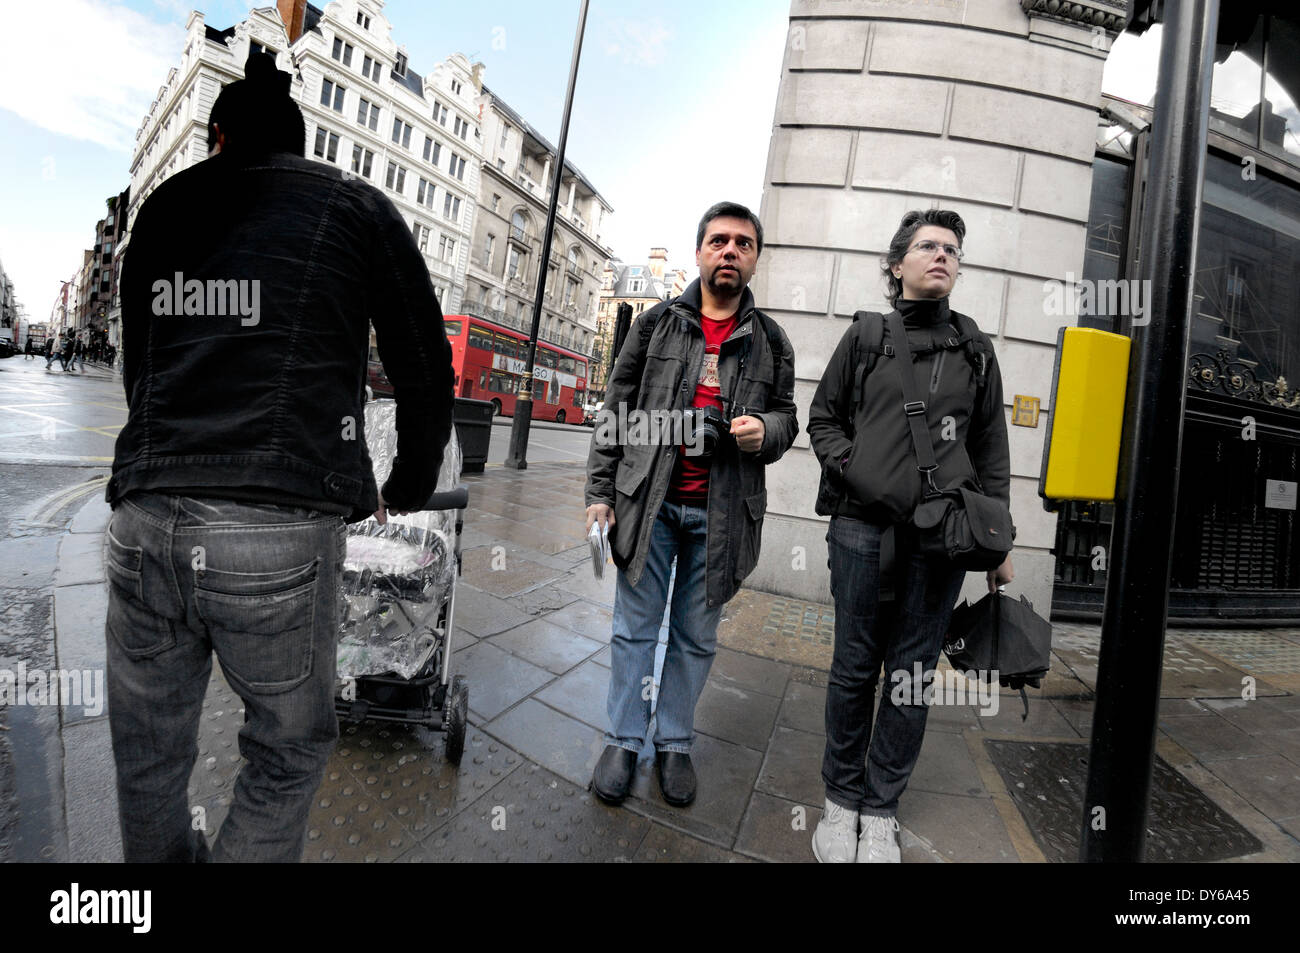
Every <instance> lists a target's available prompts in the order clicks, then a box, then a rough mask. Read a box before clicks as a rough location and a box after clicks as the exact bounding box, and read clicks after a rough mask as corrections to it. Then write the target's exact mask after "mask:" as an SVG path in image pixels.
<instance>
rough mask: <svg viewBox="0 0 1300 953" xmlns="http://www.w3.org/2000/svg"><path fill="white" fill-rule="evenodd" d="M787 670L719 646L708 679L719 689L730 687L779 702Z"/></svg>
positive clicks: (788, 674)
mask: <svg viewBox="0 0 1300 953" xmlns="http://www.w3.org/2000/svg"><path fill="white" fill-rule="evenodd" d="M790 670H791V666H790V665H789V664H788V663H785V662H773V661H771V660H770V659H765V658H759V657H758V656H756V655H746V654H745V653H744V652H736V651H734V650H732V649H728V648H723V647H721V646H719V648H718V651H717V655H715V656H714V659H713V667H712V669H710V670H709V678H711V679H713V680H714V681H715V682H717V683H718V684H719V685H728V684H732V685H735V686H736V687H738V688H747V689H752V690H753V691H756V692H762V693H763V694H764V695H774V696H776V697H777V698H780V697H781V696H783V695H784V694H785V685H786V682H788V681H789V680H790Z"/></svg>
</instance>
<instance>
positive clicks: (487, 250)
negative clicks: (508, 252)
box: [483, 234, 497, 268]
mask: <svg viewBox="0 0 1300 953" xmlns="http://www.w3.org/2000/svg"><path fill="white" fill-rule="evenodd" d="M496 246H497V237H496V236H495V235H492V234H489V235H488V237H487V244H486V245H485V246H484V247H483V264H484V265H486V266H487V267H488V268H491V267H492V252H493V251H494V250H495V249H496Z"/></svg>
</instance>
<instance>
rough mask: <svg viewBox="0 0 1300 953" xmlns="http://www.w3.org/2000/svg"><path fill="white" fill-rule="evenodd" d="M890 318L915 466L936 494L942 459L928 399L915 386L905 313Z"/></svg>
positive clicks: (904, 411)
mask: <svg viewBox="0 0 1300 953" xmlns="http://www.w3.org/2000/svg"><path fill="white" fill-rule="evenodd" d="M887 320H888V321H889V335H890V337H892V338H893V339H894V342H895V343H894V347H895V349H896V350H897V351H898V355H899V357H900V358H901V360H899V361H898V379H899V381H900V383H902V385H903V413H904V414H905V415H907V425H908V427H909V428H911V431H912V450H913V452H914V453H915V454H916V468H917V470H919V471H921V474H922V475H923V476H924V477H925V479H926V482H927V483H929V485H930V493H928V494H926V495H927V496H936V495H938V493H939V488H938V487H937V486H935V484H934V471H935V470H938V469H939V462H938V460H936V459H935V456H934V441H932V440H931V439H930V427H929V424H928V423H927V421H926V416H925V401H923V400H922V399H921V391H920V388H918V387H917V386H916V367H915V366H914V365H913V363H912V346H911V345H910V344H909V343H908V341H907V328H906V327H905V326H904V324H903V316H902V315H901V314H899V313H898V312H897V311H891V312H890V313H889V315H888V318H887Z"/></svg>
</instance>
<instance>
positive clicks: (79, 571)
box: [54, 533, 105, 586]
mask: <svg viewBox="0 0 1300 953" xmlns="http://www.w3.org/2000/svg"><path fill="white" fill-rule="evenodd" d="M58 559H59V564H58V568H57V569H56V570H55V571H54V585H56V586H79V585H82V584H84V583H88V582H99V583H102V582H104V581H105V576H104V571H105V570H104V536H103V535H102V534H95V533H68V534H67V535H66V536H64V537H62V538H61V539H60V540H59V556H58Z"/></svg>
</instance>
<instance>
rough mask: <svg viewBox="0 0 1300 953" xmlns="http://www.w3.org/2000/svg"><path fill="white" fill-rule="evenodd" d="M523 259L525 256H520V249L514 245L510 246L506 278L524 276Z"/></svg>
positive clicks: (507, 256)
mask: <svg viewBox="0 0 1300 953" xmlns="http://www.w3.org/2000/svg"><path fill="white" fill-rule="evenodd" d="M523 257H524V256H523V255H521V254H519V249H518V248H515V247H514V246H513V245H511V246H510V251H509V253H508V254H507V255H506V277H508V278H522V277H523V276H524V261H523Z"/></svg>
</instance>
